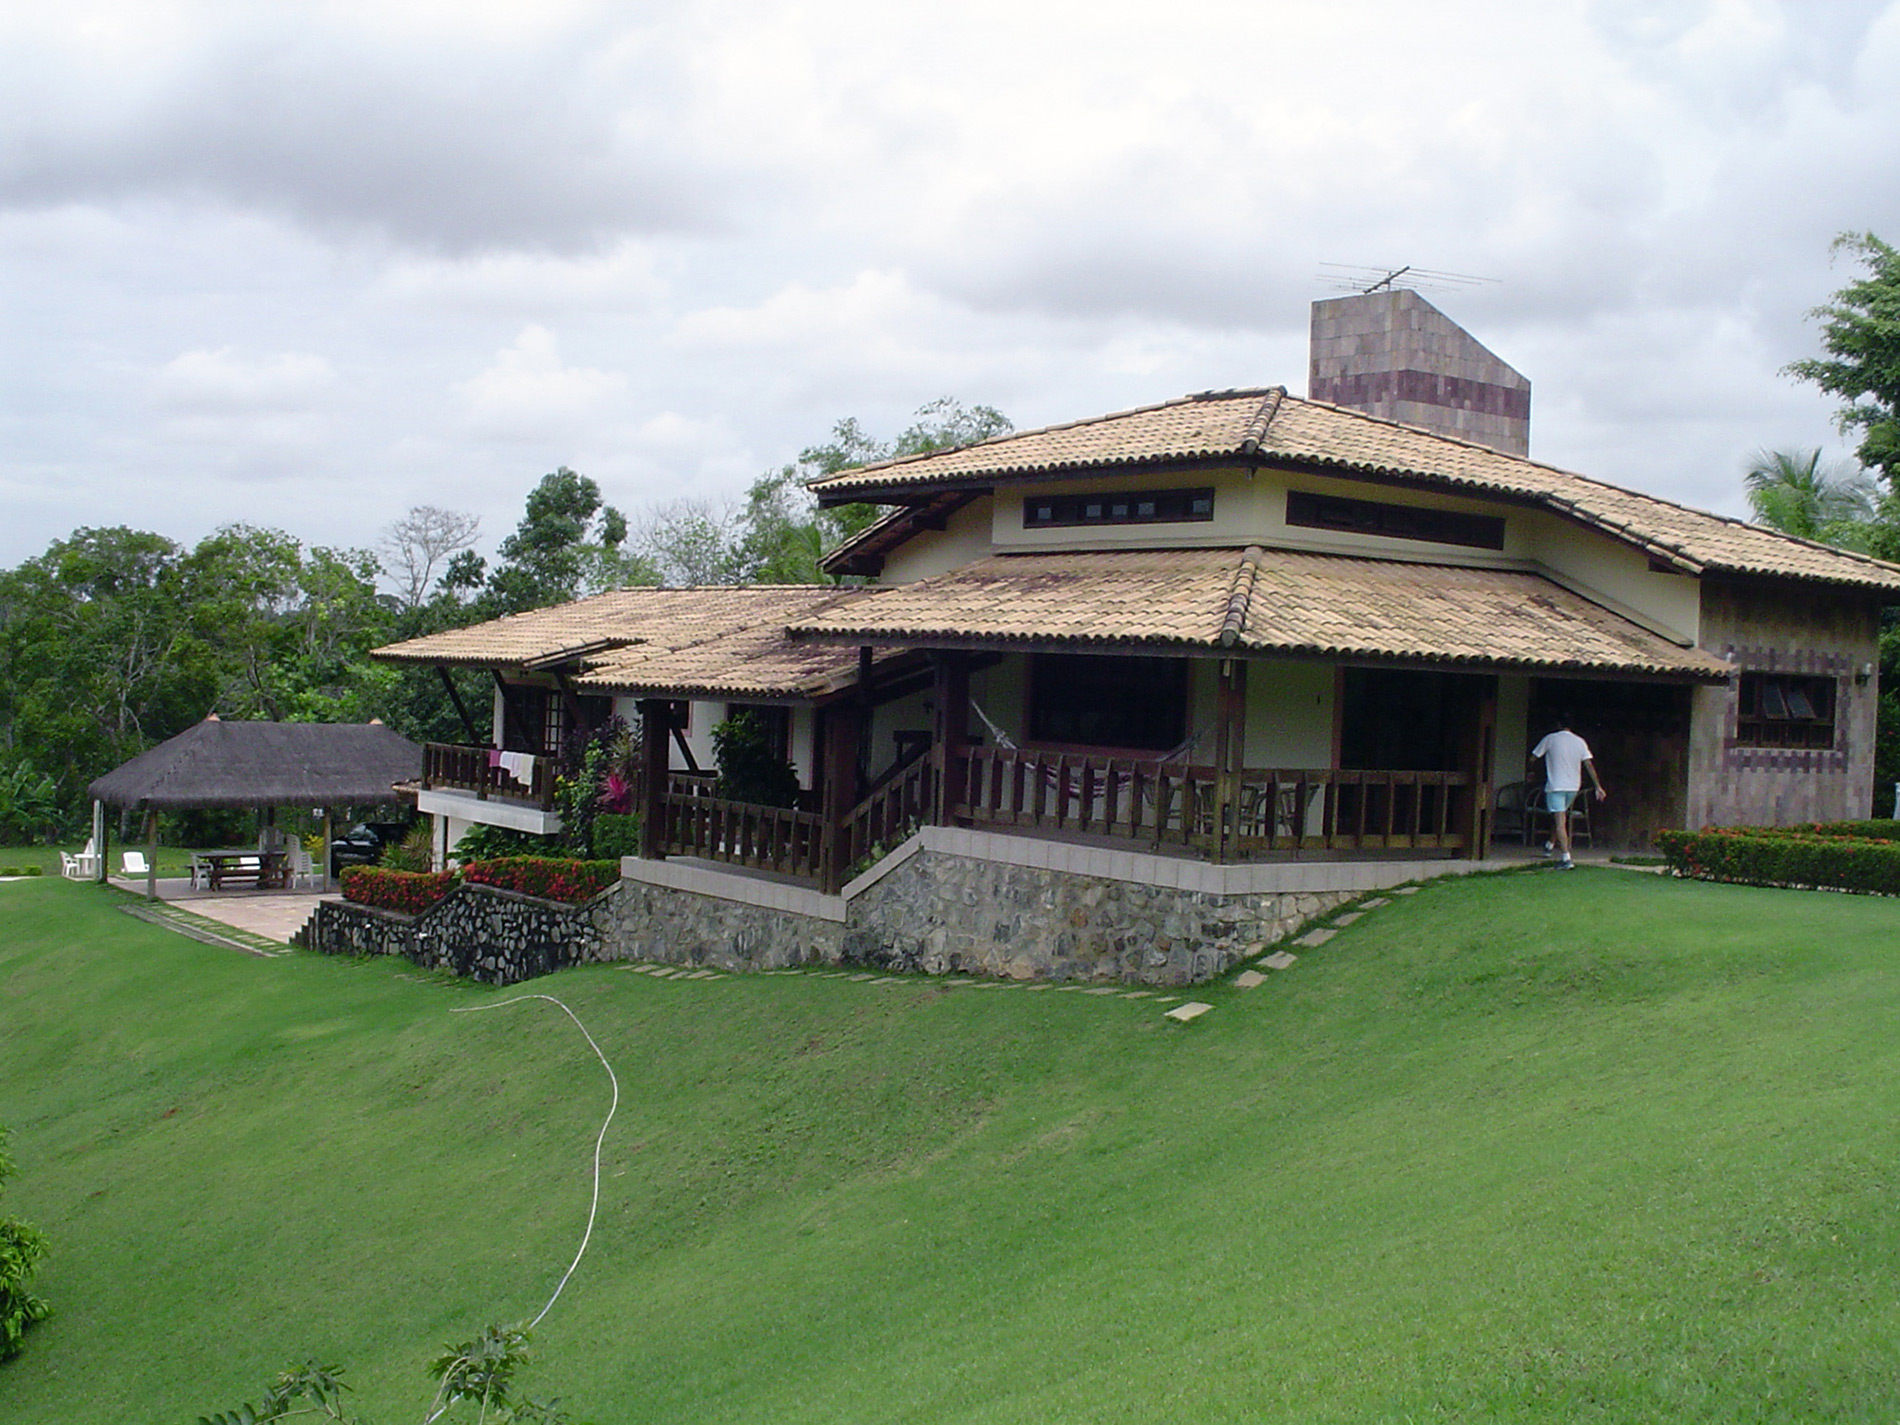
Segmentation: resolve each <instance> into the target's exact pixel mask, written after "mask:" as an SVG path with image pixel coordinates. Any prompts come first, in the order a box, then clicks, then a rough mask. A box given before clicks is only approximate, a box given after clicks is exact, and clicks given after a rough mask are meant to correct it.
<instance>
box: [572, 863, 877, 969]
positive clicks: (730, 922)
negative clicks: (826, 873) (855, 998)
mask: <svg viewBox="0 0 1900 1425" xmlns="http://www.w3.org/2000/svg"><path fill="white" fill-rule="evenodd" d="M602 930H603V936H604V947H605V948H604V951H603V954H602V956H601V958H603V959H612V960H651V961H657V962H659V963H661V964H668V965H708V966H712V967H713V968H715V969H721V970H777V969H783V968H784V967H786V966H788V965H802V964H807V963H810V962H813V961H824V962H827V963H831V964H836V963H837V962H838V959H839V956H840V949H841V947H840V940H841V938H842V932H843V930H844V927H843V926H842V925H840V924H839V923H838V922H837V921H835V920H820V919H818V918H817V917H816V916H809V915H798V914H796V913H794V912H791V911H783V910H772V909H768V908H767V907H765V906H756V905H743V904H741V903H739V902H737V901H729V900H721V899H719V898H718V897H716V896H706V895H698V894H696V893H694V892H692V891H682V890H674V889H671V888H669V887H664V886H649V885H643V884H641V883H639V882H637V881H622V882H621V883H620V895H619V897H618V899H617V900H616V901H615V902H614V904H613V906H612V907H611V909H609V910H608V911H607V912H606V914H605V915H604V916H603V917H602Z"/></svg>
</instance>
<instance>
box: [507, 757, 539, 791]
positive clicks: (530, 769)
mask: <svg viewBox="0 0 1900 1425" xmlns="http://www.w3.org/2000/svg"><path fill="white" fill-rule="evenodd" d="M501 770H502V771H504V772H506V773H507V774H508V775H509V776H511V777H513V778H514V779H515V780H516V781H517V782H519V783H521V785H522V786H524V787H532V786H533V785H534V754H533V753H532V752H504V753H502V754H501Z"/></svg>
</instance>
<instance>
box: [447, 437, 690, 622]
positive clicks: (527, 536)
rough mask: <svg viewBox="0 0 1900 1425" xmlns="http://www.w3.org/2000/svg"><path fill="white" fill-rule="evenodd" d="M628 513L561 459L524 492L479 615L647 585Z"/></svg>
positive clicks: (646, 573) (648, 574) (517, 610)
mask: <svg viewBox="0 0 1900 1425" xmlns="http://www.w3.org/2000/svg"><path fill="white" fill-rule="evenodd" d="M626 539H627V517H626V516H625V515H623V514H621V513H620V511H619V510H617V509H615V508H614V507H613V506H611V505H605V504H603V503H602V502H601V498H600V486H598V485H596V484H595V483H594V482H593V481H592V480H590V479H588V478H587V476H585V475H581V474H578V473H577V472H575V471H573V470H570V469H568V468H567V467H566V466H565V465H563V466H562V467H561V468H560V469H558V470H556V471H554V472H553V473H552V474H548V475H544V476H542V477H541V483H540V484H538V485H536V486H535V487H534V489H533V490H531V491H529V493H528V501H527V508H526V510H525V511H524V513H523V514H522V517H521V523H520V524H519V525H517V526H515V532H514V533H513V534H511V535H509V536H508V537H507V538H506V539H504V540H503V541H502V542H501V548H500V550H499V551H498V553H499V554H500V557H501V558H500V562H499V563H498V564H497V565H496V566H495V567H494V569H493V570H491V571H490V572H489V575H488V584H487V587H486V588H485V589H484V590H483V591H482V596H481V598H480V599H478V600H477V601H476V603H477V605H478V610H479V612H480V613H481V615H482V616H483V617H486V618H493V617H496V616H498V615H501V614H512V613H521V612H524V611H525V610H528V609H538V608H545V607H546V606H547V605H549V604H559V603H565V602H567V601H568V600H570V599H573V598H577V597H579V596H580V595H581V594H583V593H594V592H598V591H599V590H601V589H607V588H614V587H617V586H619V585H621V584H640V583H652V582H653V574H652V570H651V569H650V568H648V567H647V566H646V564H645V563H644V562H643V561H642V560H640V559H639V558H637V557H635V556H629V555H628V554H627V553H626V552H625V550H624V547H623V546H624V545H625V544H626Z"/></svg>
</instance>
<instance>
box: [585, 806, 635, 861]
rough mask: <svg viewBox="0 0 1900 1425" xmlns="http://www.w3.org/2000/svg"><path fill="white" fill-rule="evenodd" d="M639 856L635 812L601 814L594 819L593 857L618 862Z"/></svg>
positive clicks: (605, 812) (607, 812)
mask: <svg viewBox="0 0 1900 1425" xmlns="http://www.w3.org/2000/svg"><path fill="white" fill-rule="evenodd" d="M639 854H640V817H639V815H638V814H637V813H635V812H610V811H604V812H601V813H600V814H599V815H598V816H596V817H595V818H594V855H595V856H597V857H599V858H600V859H602V860H607V861H618V860H619V859H620V858H621V857H622V856H638V855H639Z"/></svg>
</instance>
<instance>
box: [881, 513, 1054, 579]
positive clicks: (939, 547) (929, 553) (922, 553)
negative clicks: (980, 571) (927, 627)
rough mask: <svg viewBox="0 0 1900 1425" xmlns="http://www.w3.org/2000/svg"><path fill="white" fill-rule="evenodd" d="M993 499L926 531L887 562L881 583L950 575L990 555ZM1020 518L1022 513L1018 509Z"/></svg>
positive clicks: (897, 550) (895, 551)
mask: <svg viewBox="0 0 1900 1425" xmlns="http://www.w3.org/2000/svg"><path fill="white" fill-rule="evenodd" d="M991 503H992V502H991V500H990V497H989V496H987V495H985V496H983V497H982V498H981V499H978V500H973V501H971V502H970V503H969V504H967V505H965V506H964V507H963V508H962V509H960V510H958V511H957V512H956V513H955V514H953V515H951V516H950V518H949V520H948V521H947V522H946V523H945V525H944V527H943V528H942V529H940V530H925V531H924V532H923V533H922V534H920V535H917V536H915V537H914V538H912V539H910V540H909V541H907V542H906V543H904V544H902V545H900V546H899V547H898V548H897V549H895V550H893V551H891V553H890V554H889V555H887V556H886V557H885V560H884V570H883V572H882V573H881V574H879V575H878V578H877V582H878V583H880V584H910V583H914V582H915V581H917V580H918V579H928V578H930V577H931V576H932V575H933V574H946V573H948V572H949V571H950V570H952V569H958V568H961V567H962V566H963V565H965V564H968V563H970V562H971V561H972V560H976V559H981V558H983V557H984V556H985V555H987V554H988V553H989V552H990V541H991V512H990V505H991ZM1016 513H1017V517H1018V518H1019V519H1020V518H1021V516H1022V510H1021V509H1020V507H1019V508H1018V509H1017V512H1016Z"/></svg>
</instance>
